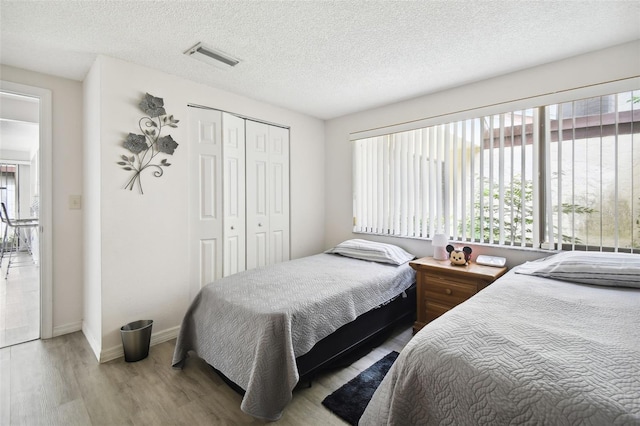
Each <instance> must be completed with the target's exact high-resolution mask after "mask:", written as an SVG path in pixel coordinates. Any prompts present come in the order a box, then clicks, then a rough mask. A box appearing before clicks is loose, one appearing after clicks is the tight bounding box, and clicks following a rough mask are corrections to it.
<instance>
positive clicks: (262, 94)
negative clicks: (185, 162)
mask: <svg viewBox="0 0 640 426" xmlns="http://www.w3.org/2000/svg"><path fill="white" fill-rule="evenodd" d="M0 27H1V30H0V62H2V63H3V64H6V65H11V66H15V67H20V68H25V69H30V70H35V71H39V72H43V73H48V74H53V75H57V76H61V77H66V78H71V79H75V80H82V79H83V78H84V76H85V75H86V73H87V71H88V70H89V67H90V66H91V64H92V63H93V61H94V59H95V58H96V55H97V54H104V55H108V56H111V57H115V58H120V59H124V60H127V61H130V62H134V63H138V64H141V65H145V66H148V67H151V68H155V69H158V70H162V71H164V72H168V73H171V74H175V75H178V76H181V77H184V78H187V79H190V80H194V81H197V82H200V83H204V84H208V85H211V86H214V87H218V88H222V89H226V90H229V91H231V92H235V93H238V94H242V95H245V96H248V97H251V98H254V99H258V100H262V101H266V102H269V103H271V104H274V105H279V106H282V107H285V108H288V109H292V110H295V111H300V112H303V113H306V114H309V115H312V116H315V117H319V118H322V119H329V118H333V117H337V116H341V115H344V114H348V113H351V112H356V111H360V110H363V109H368V108H372V107H376V106H380V105H384V104H388V103H391V102H396V101H400V100H403V99H408V98H412V97H415V96H419V95H423V94H427V93H432V92H435V91H439V90H442V89H446V88H449V87H453V86H458V85H461V84H465V83H470V82H473V81H478V80H482V79H486V78H489V77H493V76H497V75H501V74H505V73H509V72H513V71H516V70H519V69H523V68H528V67H531V66H535V65H539V64H543V63H547V62H552V61H555V60H559V59H563V58H566V57H569V56H574V55H578V54H581V53H585V52H589V51H593V50H598V49H601V48H605V47H608V46H612V45H616V44H621V43H625V42H628V41H632V40H638V39H640V1H638V0H634V1H418V2H411V1H402V2H399V1H289V2H284V1H282V2H275V1H269V2H267V1H228V2H227V1H133V0H131V1H45V2H37V1H36V2H34V1H5V0H1V2H0ZM199 41H201V42H203V43H205V44H206V45H209V46H212V47H216V48H218V49H221V50H222V51H224V52H227V53H229V54H231V55H233V56H235V57H237V58H240V59H241V60H242V62H241V64H240V65H238V66H237V67H235V68H233V69H229V70H220V69H218V68H215V67H212V66H210V65H207V64H204V63H202V62H200V61H197V60H194V59H193V58H190V57H187V56H185V55H183V54H182V52H184V51H185V50H186V49H188V48H189V47H191V46H192V45H194V44H195V43H196V42H199ZM639 54H640V53H639Z"/></svg>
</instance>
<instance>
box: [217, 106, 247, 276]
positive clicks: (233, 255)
mask: <svg viewBox="0 0 640 426" xmlns="http://www.w3.org/2000/svg"><path fill="white" fill-rule="evenodd" d="M244 122H245V120H244V119H242V118H239V117H236V116H235V115H231V114H228V113H222V156H223V166H222V168H223V184H222V185H223V207H222V209H223V212H224V214H223V222H224V225H223V241H224V243H223V244H224V247H223V259H224V261H223V268H222V274H223V276H225V277H226V276H228V275H231V274H235V273H237V272H241V271H244V270H245V238H246V234H245V158H244V156H245V153H244V152H245V141H244V139H245V133H244Z"/></svg>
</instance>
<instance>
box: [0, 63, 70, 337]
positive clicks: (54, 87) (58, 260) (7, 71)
mask: <svg viewBox="0 0 640 426" xmlns="http://www.w3.org/2000/svg"><path fill="white" fill-rule="evenodd" d="M0 78H1V79H2V80H4V81H9V82H13V83H19V84H25V85H29V86H34V87H40V88H43V89H49V90H51V94H52V106H53V126H52V127H53V129H52V130H53V135H52V143H53V147H52V148H53V149H52V161H53V172H52V175H53V178H52V179H53V181H52V187H53V194H52V195H53V202H52V209H53V212H52V216H53V282H52V286H53V335H54V336H56V335H60V334H64V333H68V332H71V331H76V330H79V329H80V327H81V321H82V291H83V289H82V261H81V259H82V214H81V211H80V210H69V208H68V203H67V200H68V197H69V195H71V194H82V83H80V82H78V81H73V80H67V79H64V78H59V77H53V76H50V75H46V74H41V73H36V72H32V71H27V70H23V69H19V68H14V67H9V66H6V65H0ZM27 160H29V158H27Z"/></svg>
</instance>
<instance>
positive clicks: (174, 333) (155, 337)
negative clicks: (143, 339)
mask: <svg viewBox="0 0 640 426" xmlns="http://www.w3.org/2000/svg"><path fill="white" fill-rule="evenodd" d="M178 331H180V326H176V327H171V328H168V329H166V330H162V331H159V332H157V333H152V334H151V342H150V343H149V346H155V345H158V344H160V343H163V342H166V341H168V340H171V339H175V338H176V337H178ZM123 356H124V349H123V348H122V345H121V344H120V345H116V346H112V347H111V348H109V349H105V350H103V351H102V352H101V353H100V362H101V363H102V362H108V361H112V360H114V359H118V358H121V357H123Z"/></svg>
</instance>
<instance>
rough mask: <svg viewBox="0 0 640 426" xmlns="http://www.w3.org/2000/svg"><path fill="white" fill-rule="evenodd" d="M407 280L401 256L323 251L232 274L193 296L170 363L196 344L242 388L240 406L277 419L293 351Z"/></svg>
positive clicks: (409, 272) (410, 277) (290, 381)
mask: <svg viewBox="0 0 640 426" xmlns="http://www.w3.org/2000/svg"><path fill="white" fill-rule="evenodd" d="M414 281H415V272H414V271H413V269H411V267H410V266H409V265H408V263H404V264H401V265H398V266H396V265H391V264H383V263H377V262H370V261H364V260H359V259H352V258H348V257H343V256H340V255H337V254H326V253H323V254H318V255H315V256H309V257H305V258H302V259H296V260H292V261H288V262H283V263H279V264H276V265H272V266H269V267H266V268H259V269H254V270H251V271H245V272H241V273H238V274H235V275H231V276H229V277H226V278H223V279H221V280H218V281H215V282H213V283H211V284H209V285H207V286H206V287H204V288H202V290H201V291H200V292H199V294H198V295H197V296H196V298H195V299H194V300H193V302H192V304H191V306H190V307H189V310H188V311H187V313H186V314H185V317H184V319H183V322H182V326H181V329H180V334H179V336H178V340H177V343H176V349H175V352H174V357H173V365H174V367H180V366H181V365H182V363H183V362H184V359H185V358H186V356H187V353H188V352H189V351H195V353H196V354H197V355H198V356H199V357H201V358H202V359H204V360H205V361H206V362H207V363H209V364H210V365H211V366H213V367H214V368H216V369H217V370H219V371H220V372H221V373H223V374H224V375H225V376H226V377H228V378H229V379H230V380H232V381H233V382H234V383H235V384H237V385H238V386H240V387H241V388H242V389H244V390H245V395H244V398H243V400H242V404H241V409H242V410H243V411H244V412H245V413H247V414H250V415H252V416H254V417H258V418H263V419H267V420H276V419H278V418H280V416H281V415H282V411H283V410H284V408H285V406H286V405H287V404H288V403H289V401H290V400H291V397H292V390H293V389H294V387H295V386H296V384H297V382H298V378H299V377H298V371H297V368H296V357H299V356H301V355H304V354H305V353H307V352H308V351H309V350H310V349H311V348H312V347H313V346H314V345H315V344H316V343H317V342H318V341H320V340H321V339H322V338H324V337H326V336H327V335H329V334H330V333H332V332H334V331H335V330H337V329H338V328H339V327H341V326H343V325H344V324H347V323H349V322H351V321H353V320H354V319H356V317H358V316H359V315H361V314H363V313H365V312H367V311H369V310H371V309H373V308H375V307H376V306H378V305H380V304H383V303H385V302H387V301H388V300H390V299H392V298H393V297H395V296H397V295H398V294H401V293H402V292H403V291H404V290H406V289H407V288H409V287H410V286H411V284H413V282H414Z"/></svg>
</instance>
